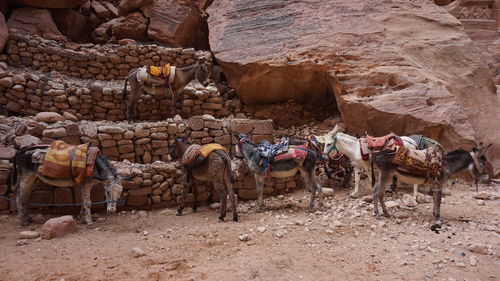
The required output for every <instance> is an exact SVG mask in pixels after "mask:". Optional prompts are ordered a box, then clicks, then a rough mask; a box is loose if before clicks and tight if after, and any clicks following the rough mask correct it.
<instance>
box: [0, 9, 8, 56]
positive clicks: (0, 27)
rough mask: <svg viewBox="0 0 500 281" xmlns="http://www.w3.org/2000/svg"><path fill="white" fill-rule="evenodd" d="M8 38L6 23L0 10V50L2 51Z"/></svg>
mask: <svg viewBox="0 0 500 281" xmlns="http://www.w3.org/2000/svg"><path fill="white" fill-rule="evenodd" d="M8 40H9V29H8V28H7V23H6V22H5V16H4V15H3V14H2V13H1V12H0V52H2V50H3V47H5V44H7V41H8Z"/></svg>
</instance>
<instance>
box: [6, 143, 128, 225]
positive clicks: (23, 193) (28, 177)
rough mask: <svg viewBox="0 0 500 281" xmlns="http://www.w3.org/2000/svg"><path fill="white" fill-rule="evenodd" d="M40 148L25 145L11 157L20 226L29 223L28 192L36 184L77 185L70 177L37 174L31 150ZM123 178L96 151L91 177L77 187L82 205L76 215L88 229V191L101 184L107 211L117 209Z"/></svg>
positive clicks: (89, 215)
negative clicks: (58, 177) (80, 193)
mask: <svg viewBox="0 0 500 281" xmlns="http://www.w3.org/2000/svg"><path fill="white" fill-rule="evenodd" d="M35 149H39V147H36V146H35V147H33V146H25V147H22V148H21V149H19V150H18V151H17V152H16V155H15V156H14V167H13V173H12V184H13V185H18V187H17V197H16V203H17V210H18V217H19V221H20V222H21V225H23V226H26V225H28V224H29V223H30V222H31V218H30V217H29V216H28V213H27V206H28V200H29V198H30V194H31V192H32V191H33V190H34V189H35V187H36V185H37V184H38V183H45V184H48V185H52V186H57V187H76V184H75V183H74V181H73V179H72V178H67V179H54V178H49V177H46V176H43V175H41V174H39V173H38V168H39V165H40V164H38V163H34V161H33V151H34V150H35ZM121 180H122V178H121V177H120V176H118V175H117V174H116V169H115V167H113V165H112V164H111V163H110V161H109V160H108V158H107V157H106V156H104V155H103V154H98V155H97V157H96V160H95V165H94V170H93V177H92V178H91V179H86V180H85V181H84V182H83V184H81V185H80V186H79V188H80V189H81V192H82V198H83V205H82V208H81V211H80V215H79V218H84V220H85V222H86V223H87V228H92V216H91V213H90V204H91V201H90V190H91V189H92V187H93V186H94V185H96V184H98V183H103V184H104V191H105V194H106V201H107V212H108V213H115V212H116V202H117V201H118V199H119V198H120V195H121V193H122V190H123V187H122V184H121Z"/></svg>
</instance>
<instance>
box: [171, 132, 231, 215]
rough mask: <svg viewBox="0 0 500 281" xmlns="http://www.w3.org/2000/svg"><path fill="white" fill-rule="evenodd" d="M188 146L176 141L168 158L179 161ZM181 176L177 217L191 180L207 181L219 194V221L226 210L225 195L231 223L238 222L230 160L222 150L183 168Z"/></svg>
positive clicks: (179, 140)
mask: <svg viewBox="0 0 500 281" xmlns="http://www.w3.org/2000/svg"><path fill="white" fill-rule="evenodd" d="M189 146H190V145H189V144H187V143H185V142H184V140H183V139H177V140H176V142H175V144H174V146H173V147H172V148H171V149H170V156H172V158H173V159H181V158H182V156H183V155H184V153H185V152H186V150H187V149H188V147H189ZM182 175H183V179H184V188H183V190H182V195H181V202H180V205H179V208H178V209H177V215H178V216H180V215H182V211H183V210H184V206H185V205H186V194H187V193H188V190H189V186H190V185H191V184H192V183H193V179H195V180H198V181H209V182H212V184H213V186H214V191H218V192H219V194H220V200H221V201H220V207H219V210H220V216H219V220H220V221H224V218H225V217H226V210H227V206H226V204H227V199H226V198H227V195H228V194H229V198H231V205H232V208H233V221H238V212H237V210H236V201H235V198H234V192H233V182H234V179H233V173H232V171H231V158H230V157H229V154H227V152H225V151H224V150H218V149H217V150H213V151H212V152H211V153H210V154H209V155H208V156H207V157H206V158H205V159H204V160H203V161H202V162H201V163H199V164H196V165H193V166H183V167H182ZM197 194H198V192H197V189H196V185H194V186H193V195H194V203H193V212H195V211H196V208H197V205H196V197H197Z"/></svg>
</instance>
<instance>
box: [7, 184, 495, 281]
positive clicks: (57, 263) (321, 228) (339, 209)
mask: <svg viewBox="0 0 500 281" xmlns="http://www.w3.org/2000/svg"><path fill="white" fill-rule="evenodd" d="M447 187H448V190H450V191H451V194H450V195H449V196H446V197H445V200H444V204H443V205H442V216H443V218H444V220H445V223H444V224H443V225H442V228H441V229H440V231H439V234H438V233H436V232H434V231H432V230H431V226H432V224H434V221H433V220H432V204H431V203H422V204H418V206H417V207H416V208H407V207H402V206H400V207H394V208H391V209H390V210H389V211H390V212H391V213H392V214H394V213H396V212H399V214H401V213H403V214H407V215H409V218H406V219H397V218H395V217H391V218H389V219H383V220H381V221H379V220H376V219H374V218H373V216H372V210H371V206H372V204H371V203H366V202H364V201H363V200H362V199H350V198H348V192H349V191H350V190H348V189H340V190H336V192H335V196H334V197H329V198H327V199H326V204H325V205H326V207H325V209H324V211H323V212H316V213H305V212H304V207H305V206H306V204H307V203H308V200H309V199H308V194H307V192H305V191H297V192H295V193H292V194H289V195H286V196H284V197H283V196H280V197H276V198H267V199H266V200H265V203H266V205H267V209H266V211H265V212H263V213H255V210H254V206H255V202H253V201H250V202H240V205H239V207H238V209H239V211H240V222H237V223H234V222H231V221H228V222H224V223H221V222H218V221H217V216H218V214H217V211H216V210H211V209H210V208H209V207H202V208H200V209H199V210H198V212H196V213H192V211H191V210H190V209H188V210H187V211H186V212H185V215H184V216H182V217H178V216H175V215H174V213H175V210H174V209H164V210H156V211H153V212H146V211H139V212H137V211H134V212H125V213H123V212H122V213H121V214H117V215H113V216H108V215H106V214H96V218H97V217H101V218H100V219H99V221H98V222H97V223H96V225H97V228H96V229H92V230H88V229H86V227H85V226H84V225H79V230H78V231H77V232H76V233H73V234H70V235H68V236H65V237H62V238H58V239H52V240H40V239H38V240H29V241H28V244H26V245H21V246H16V243H17V241H18V240H19V232H20V231H23V230H30V229H33V230H37V229H39V228H40V226H41V223H42V222H43V221H45V220H46V219H48V218H49V217H48V216H42V215H37V216H35V217H36V220H37V222H38V223H35V224H33V225H31V226H29V227H21V226H19V224H18V222H17V221H16V218H15V216H13V215H10V216H3V217H1V218H0V221H1V226H2V227H1V229H0V249H2V255H1V256H2V261H1V263H0V280H9V281H14V280H56V281H60V280H61V281H62V280H65V281H70V280H449V281H452V280H500V260H499V257H500V251H499V248H500V216H499V214H500V200H499V196H498V195H499V193H500V185H499V184H492V185H489V186H486V185H481V186H480V189H481V190H482V191H484V192H486V193H488V194H491V195H492V199H491V200H478V199H475V198H473V197H472V195H473V194H475V191H474V190H475V187H473V184H470V183H464V182H458V183H457V184H455V185H453V186H450V185H448V186H447ZM365 192H368V191H367V190H366V189H365ZM410 192H411V189H410V188H407V189H406V188H402V189H400V190H399V191H398V193H396V194H394V195H388V196H389V198H387V201H391V200H392V201H397V200H399V198H401V197H402V195H403V194H404V193H410ZM397 209H399V210H397ZM226 218H229V219H230V218H231V215H230V214H228V216H227V217H226ZM243 234H246V235H247V236H248V237H249V239H250V240H248V241H241V239H240V235H243ZM244 236H245V235H243V236H241V238H245V237H244ZM278 236H280V237H281V236H283V237H281V238H279V237H278ZM243 240H245V239H243ZM471 244H474V245H475V246H474V245H472V246H471ZM134 247H139V248H141V249H142V250H144V251H145V252H146V255H145V256H142V257H138V258H135V257H133V255H132V250H131V248H134ZM471 247H472V248H471ZM470 249H472V250H474V251H475V252H472V251H471V250H470ZM477 249H479V250H477Z"/></svg>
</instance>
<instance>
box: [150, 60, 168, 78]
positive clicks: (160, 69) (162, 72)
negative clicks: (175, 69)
mask: <svg viewBox="0 0 500 281" xmlns="http://www.w3.org/2000/svg"><path fill="white" fill-rule="evenodd" d="M146 70H147V72H148V74H149V75H152V76H156V77H161V78H166V77H167V76H170V64H169V63H168V64H165V66H154V65H148V66H147V67H146Z"/></svg>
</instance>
